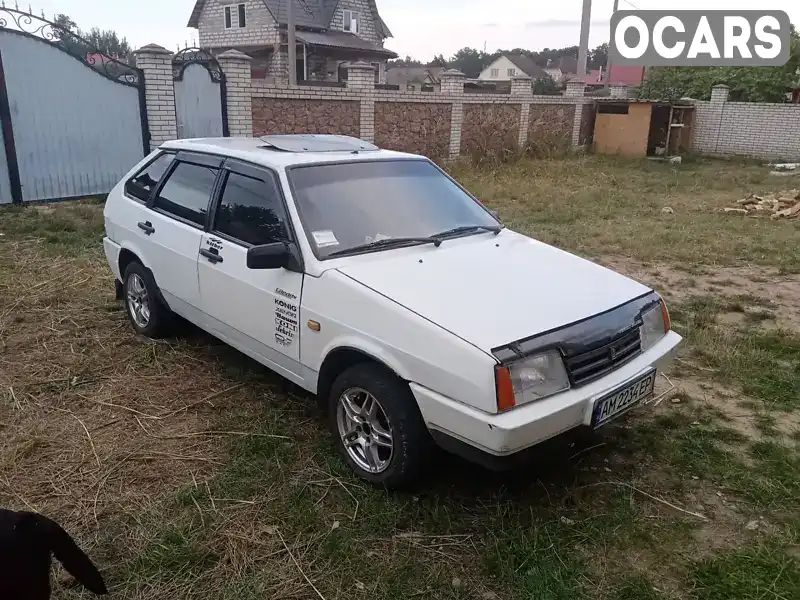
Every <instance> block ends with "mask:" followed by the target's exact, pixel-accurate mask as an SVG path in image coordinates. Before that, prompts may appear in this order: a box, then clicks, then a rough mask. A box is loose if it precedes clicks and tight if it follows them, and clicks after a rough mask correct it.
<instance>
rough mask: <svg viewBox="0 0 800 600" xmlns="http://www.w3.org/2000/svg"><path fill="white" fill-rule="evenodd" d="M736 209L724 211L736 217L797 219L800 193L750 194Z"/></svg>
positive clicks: (794, 191)
mask: <svg viewBox="0 0 800 600" xmlns="http://www.w3.org/2000/svg"><path fill="white" fill-rule="evenodd" d="M736 204H738V206H737V207H736V208H725V209H723V210H724V211H725V212H726V213H729V214H734V215H749V216H766V215H769V217H770V218H771V219H796V218H798V217H800V191H798V190H787V191H784V192H776V193H772V194H766V195H764V196H757V195H756V194H750V195H749V196H747V197H746V198H742V199H741V200H739V201H738V202H737V203H736Z"/></svg>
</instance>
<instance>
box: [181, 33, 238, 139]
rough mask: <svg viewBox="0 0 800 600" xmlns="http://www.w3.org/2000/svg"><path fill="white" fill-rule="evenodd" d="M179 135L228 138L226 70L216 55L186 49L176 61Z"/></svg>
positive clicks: (195, 49) (185, 136) (184, 136)
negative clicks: (224, 71)
mask: <svg viewBox="0 0 800 600" xmlns="http://www.w3.org/2000/svg"><path fill="white" fill-rule="evenodd" d="M172 75H173V79H174V83H175V117H176V120H177V123H178V137H179V138H201V137H228V111H227V109H226V106H225V97H226V92H225V73H223V72H222V68H221V67H220V65H219V62H217V59H216V58H214V56H213V55H211V54H210V53H208V52H206V51H205V50H201V49H200V48H186V49H185V50H181V51H180V52H178V53H177V54H176V55H175V57H174V58H173V60H172Z"/></svg>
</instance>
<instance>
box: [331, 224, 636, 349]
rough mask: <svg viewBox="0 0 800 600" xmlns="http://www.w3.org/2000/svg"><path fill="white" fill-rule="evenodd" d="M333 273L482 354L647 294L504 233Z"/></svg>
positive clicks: (387, 255)
mask: <svg viewBox="0 0 800 600" xmlns="http://www.w3.org/2000/svg"><path fill="white" fill-rule="evenodd" d="M373 259H374V260H373ZM338 270H339V271H340V272H342V273H344V274H345V275H347V276H349V277H351V278H352V279H354V280H356V281H358V282H360V283H362V284H363V285H365V286H367V287H368V288H371V289H372V290H374V291H376V292H378V293H379V294H381V295H383V296H386V297H387V298H390V299H391V300H393V301H395V302H397V303H398V304H401V305H402V306H404V307H406V308H408V309H409V310H411V311H413V312H415V313H417V314H419V315H420V316H422V317H424V318H425V319H428V320H430V321H432V322H434V323H436V324H437V325H439V326H440V327H443V328H444V329H447V330H448V331H450V332H452V333H453V334H455V335H457V336H459V337H461V338H463V339H464V340H466V341H468V342H470V343H471V344H473V345H475V346H477V347H478V348H480V349H482V350H484V351H486V352H490V351H491V350H492V349H493V348H497V347H499V346H502V345H505V344H508V343H510V342H513V341H516V340H519V339H522V338H526V337H530V336H533V335H536V334H539V333H544V332H546V331H550V330H552V329H556V328H559V327H561V326H564V325H568V324H570V323H574V322H576V321H580V320H582V319H585V318H587V317H591V316H592V315H595V314H598V313H601V312H605V311H607V310H610V309H612V308H615V307H617V306H620V305H621V304H624V303H626V302H628V301H629V300H632V299H634V298H637V297H639V296H642V295H643V294H646V293H647V292H649V291H650V290H649V288H647V287H645V286H643V285H642V284H640V283H637V282H636V281H633V280H632V279H629V278H627V277H625V276H623V275H620V274H619V273H615V272H614V271H611V270H609V269H606V268H605V267H601V266H600V265H597V264H595V263H592V262H590V261H588V260H584V259H582V258H580V257H578V256H575V255H573V254H570V253H568V252H564V251H563V250H559V249H557V248H554V247H552V246H548V245H547V244H543V243H542V242H538V241H536V240H533V239H530V238H528V237H525V236H523V235H520V234H517V233H514V232H512V231H509V230H503V231H502V232H501V233H500V234H499V235H497V236H493V235H490V234H479V235H475V236H469V237H465V238H458V239H453V240H445V242H444V243H443V244H442V245H441V246H440V247H439V248H436V247H434V246H432V245H428V246H417V247H414V248H412V249H405V250H395V251H387V252H381V253H377V254H374V255H370V259H367V256H358V257H353V258H352V259H350V260H349V261H348V262H347V264H345V265H344V266H341V267H339V268H338Z"/></svg>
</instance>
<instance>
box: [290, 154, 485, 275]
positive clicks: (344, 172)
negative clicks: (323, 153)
mask: <svg viewBox="0 0 800 600" xmlns="http://www.w3.org/2000/svg"><path fill="white" fill-rule="evenodd" d="M289 179H290V181H291V183H292V189H293V192H294V197H295V202H296V204H297V208H298V211H299V213H300V218H301V220H302V222H303V227H304V228H305V230H306V233H307V235H308V238H309V242H310V243H311V245H312V247H313V248H314V251H315V253H316V255H317V256H318V257H319V258H320V259H325V258H327V257H329V256H331V255H337V256H339V255H342V254H348V253H352V254H357V253H360V252H374V251H377V250H386V249H389V248H396V247H398V246H402V245H405V244H406V243H407V244H408V245H412V244H422V243H425V238H428V237H430V236H434V235H436V234H441V233H443V232H447V231H450V230H456V229H458V231H455V232H452V233H451V234H452V235H470V234H479V233H484V234H485V231H486V229H483V228H494V229H496V228H497V227H499V226H500V224H499V223H498V222H497V220H496V219H495V218H494V217H492V215H491V213H489V212H488V211H487V210H486V209H485V208H484V207H483V206H482V205H481V204H480V203H478V202H477V201H476V200H475V199H473V198H472V197H471V196H470V195H469V194H467V193H465V192H464V190H462V189H461V188H460V187H459V186H458V185H457V184H456V183H455V182H454V181H453V180H451V179H450V178H449V177H448V176H447V175H445V174H444V173H443V172H442V171H440V170H439V169H438V168H437V167H436V166H434V165H433V164H432V163H430V162H428V161H426V160H388V161H371V162H348V163H337V164H322V165H310V166H299V167H294V168H292V169H289ZM401 238H414V239H406V240H405V242H404V241H403V240H402V239H401ZM388 240H395V241H396V242H397V243H391V242H389V243H387V241H388ZM375 242H382V243H375ZM351 249H352V252H350V250H351Z"/></svg>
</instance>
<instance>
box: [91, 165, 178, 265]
mask: <svg viewBox="0 0 800 600" xmlns="http://www.w3.org/2000/svg"><path fill="white" fill-rule="evenodd" d="M174 159H175V153H174V152H160V153H158V154H154V155H153V156H152V157H151V159H150V160H149V161H147V163H146V164H145V165H144V166H143V167H142V168H141V169H139V170H138V171H137V172H136V174H135V175H133V177H131V178H130V179H128V180H127V181H126V182H125V185H124V186H123V188H122V190H121V192H120V193H119V195H118V196H117V195H116V193H117V192H116V191H112V193H111V195H110V196H109V199H108V200H107V201H106V208H105V211H104V213H105V219H106V231H107V233H108V235H109V237H110V238H112V239H113V240H114V242H116V243H117V244H119V245H120V246H122V247H124V248H127V249H129V250H130V251H132V252H133V253H134V254H136V255H137V256H138V257H139V258H140V259H141V260H142V262H144V263H145V265H146V266H148V267H149V266H150V265H151V264H152V248H153V238H152V236H153V231H152V230H151V229H152V224H153V223H152V213H153V211H152V209H151V208H150V207H149V206H148V203H149V202H150V200H151V198H152V197H153V194H154V193H155V191H156V189H157V188H158V184H159V182H160V181H161V180H162V179H163V178H164V176H165V175H166V174H167V173H168V172H169V170H170V167H171V166H172V161H173V160H174ZM124 277H125V273H120V274H119V278H120V280H122V279H123V278H124Z"/></svg>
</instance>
